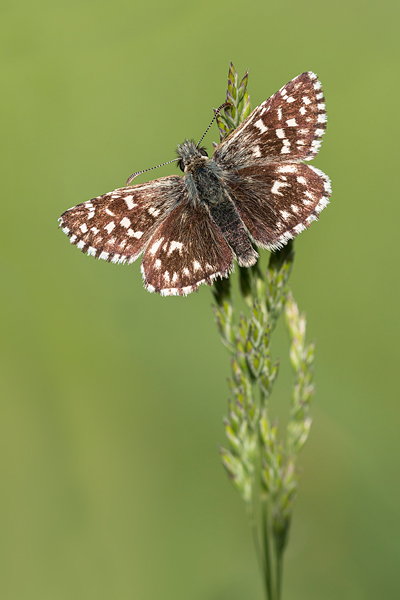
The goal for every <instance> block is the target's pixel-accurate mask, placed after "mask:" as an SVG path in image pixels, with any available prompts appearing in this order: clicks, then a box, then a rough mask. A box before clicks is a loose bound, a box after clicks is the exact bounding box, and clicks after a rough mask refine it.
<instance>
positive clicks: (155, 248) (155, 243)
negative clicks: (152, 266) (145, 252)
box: [149, 237, 164, 256]
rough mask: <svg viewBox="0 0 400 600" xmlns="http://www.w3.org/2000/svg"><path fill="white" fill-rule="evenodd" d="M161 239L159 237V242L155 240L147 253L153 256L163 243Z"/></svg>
mask: <svg viewBox="0 0 400 600" xmlns="http://www.w3.org/2000/svg"><path fill="white" fill-rule="evenodd" d="M163 239H164V238H163V237H161V238H160V239H159V240H157V241H156V242H154V244H153V245H152V247H151V248H150V250H149V253H150V254H151V255H152V256H154V255H155V253H156V252H157V250H158V249H159V247H160V246H161V244H162V242H163Z"/></svg>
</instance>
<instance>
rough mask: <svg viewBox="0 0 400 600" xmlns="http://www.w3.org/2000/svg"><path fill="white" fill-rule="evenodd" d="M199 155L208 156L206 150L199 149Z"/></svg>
mask: <svg viewBox="0 0 400 600" xmlns="http://www.w3.org/2000/svg"><path fill="white" fill-rule="evenodd" d="M199 151H200V154H202V155H203V156H208V154H207V150H206V149H205V148H199Z"/></svg>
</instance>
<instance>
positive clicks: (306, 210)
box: [229, 163, 331, 250]
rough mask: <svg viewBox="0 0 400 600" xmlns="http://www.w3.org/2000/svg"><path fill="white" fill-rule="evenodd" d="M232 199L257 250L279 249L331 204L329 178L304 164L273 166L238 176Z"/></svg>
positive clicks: (247, 170) (233, 182) (231, 187)
mask: <svg viewBox="0 0 400 600" xmlns="http://www.w3.org/2000/svg"><path fill="white" fill-rule="evenodd" d="M229 192H230V196H231V198H232V200H233V203H234V204H235V206H236V209H237V211H238V213H239V215H240V217H241V219H242V221H243V223H244V225H245V226H246V228H247V230H248V232H249V234H250V236H251V238H252V239H253V240H254V242H255V243H256V245H257V246H261V247H264V248H268V249H270V250H272V249H275V248H280V247H281V246H283V245H284V244H286V242H287V241H288V240H289V239H291V238H294V237H295V236H296V235H298V234H299V233H300V232H301V231H303V230H304V229H305V228H306V227H308V226H309V225H310V223H311V222H312V221H315V220H316V218H317V216H318V214H319V213H320V212H321V210H322V209H323V208H324V207H325V206H326V205H327V204H328V202H329V200H328V198H329V196H330V193H331V187H330V181H329V177H327V175H325V174H324V173H323V172H322V171H320V170H319V169H316V168H315V167H312V166H310V165H305V164H303V163H292V164H289V163H287V164H280V163H270V164H265V165H263V166H257V167H246V168H243V169H240V170H238V171H237V172H236V176H235V177H232V180H231V184H230V185H229Z"/></svg>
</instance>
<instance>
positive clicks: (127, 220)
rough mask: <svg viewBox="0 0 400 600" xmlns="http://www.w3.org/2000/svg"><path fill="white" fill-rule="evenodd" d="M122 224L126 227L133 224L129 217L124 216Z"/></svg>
mask: <svg viewBox="0 0 400 600" xmlns="http://www.w3.org/2000/svg"><path fill="white" fill-rule="evenodd" d="M120 224H121V225H122V227H126V229H128V227H129V225H130V224H131V222H130V220H129V219H128V218H127V217H124V218H123V219H122V221H121V222H120Z"/></svg>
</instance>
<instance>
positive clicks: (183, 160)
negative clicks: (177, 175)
mask: <svg viewBox="0 0 400 600" xmlns="http://www.w3.org/2000/svg"><path fill="white" fill-rule="evenodd" d="M177 154H178V157H179V160H178V166H179V168H180V170H181V171H184V172H186V171H192V170H193V169H195V168H198V167H199V166H202V165H203V164H204V163H205V162H206V160H207V157H208V154H207V151H206V149H205V148H203V147H201V148H198V147H197V146H196V143H195V142H194V141H193V140H185V141H184V142H183V144H178V148H177Z"/></svg>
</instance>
